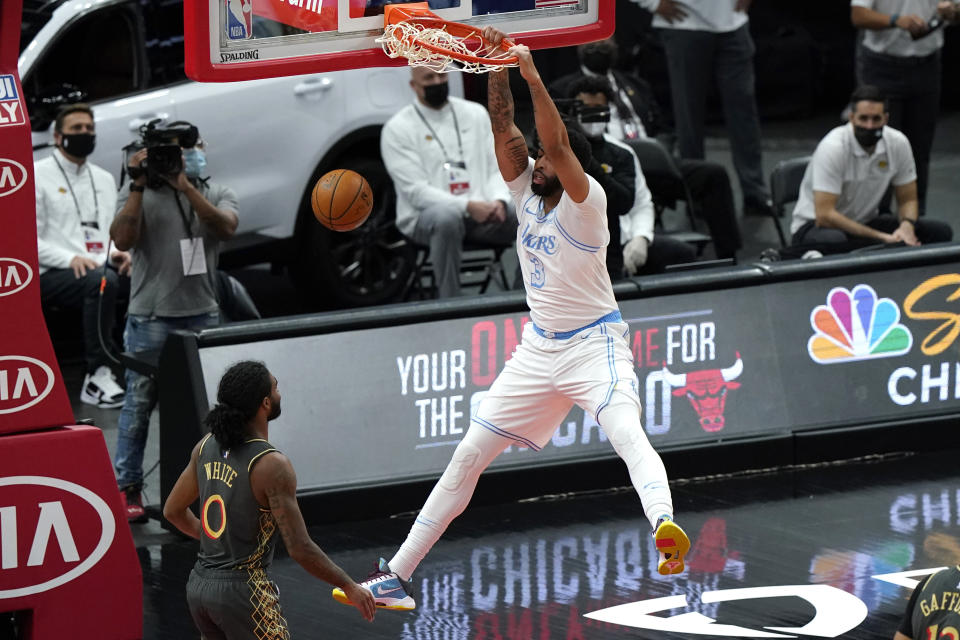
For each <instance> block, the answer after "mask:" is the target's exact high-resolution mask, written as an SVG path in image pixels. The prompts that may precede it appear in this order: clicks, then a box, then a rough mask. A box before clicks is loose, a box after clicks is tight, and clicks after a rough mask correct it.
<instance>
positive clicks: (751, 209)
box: [743, 198, 777, 218]
mask: <svg viewBox="0 0 960 640" xmlns="http://www.w3.org/2000/svg"><path fill="white" fill-rule="evenodd" d="M743 215H745V216H766V217H768V218H770V217H774V218H775V217H776V216H777V214H776V212H775V211H774V210H773V200H770V199H769V198H765V199H763V200H758V199H757V198H745V199H744V201H743Z"/></svg>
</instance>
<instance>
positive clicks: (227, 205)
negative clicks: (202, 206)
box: [210, 187, 240, 214]
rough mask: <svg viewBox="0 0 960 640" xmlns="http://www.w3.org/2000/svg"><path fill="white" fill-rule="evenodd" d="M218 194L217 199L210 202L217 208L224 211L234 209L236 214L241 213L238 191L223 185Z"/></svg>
mask: <svg viewBox="0 0 960 640" xmlns="http://www.w3.org/2000/svg"><path fill="white" fill-rule="evenodd" d="M216 196H217V197H216V200H215V201H212V202H211V203H210V204H212V205H213V206H215V207H216V208H217V209H220V210H222V211H233V212H234V213H236V214H239V213H240V207H239V206H238V204H237V203H238V200H239V199H238V198H237V192H236V191H234V190H233V189H231V188H230V187H221V188H220V191H219V192H218V193H217V194H216Z"/></svg>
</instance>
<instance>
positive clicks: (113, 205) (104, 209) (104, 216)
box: [97, 171, 117, 248]
mask: <svg viewBox="0 0 960 640" xmlns="http://www.w3.org/2000/svg"><path fill="white" fill-rule="evenodd" d="M98 173H100V180H98V182H99V183H100V185H101V187H100V190H99V191H98V192H97V193H98V194H99V197H101V198H102V199H103V204H101V205H100V209H99V211H97V224H98V225H100V231H101V233H102V234H103V236H104V238H105V239H106V238H107V237H109V235H110V223H111V222H113V216H114V213H115V212H116V211H117V182H116V180H114V178H113V174H112V173H110V172H109V171H103V172H98ZM104 248H106V247H104Z"/></svg>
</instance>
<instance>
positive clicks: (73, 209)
mask: <svg viewBox="0 0 960 640" xmlns="http://www.w3.org/2000/svg"><path fill="white" fill-rule="evenodd" d="M95 131H96V129H95V125H94V121H93V111H92V110H91V109H90V107H89V106H87V105H86V104H82V103H76V104H71V105H66V106H65V107H63V109H61V110H60V112H59V113H58V114H57V118H56V121H55V123H54V129H53V139H54V143H55V144H56V150H55V151H54V152H53V153H52V154H51V155H50V156H48V157H46V158H44V159H42V160H39V161H37V162H36V164H35V175H36V190H37V253H38V255H39V258H40V297H41V299H42V301H43V304H44V305H45V306H47V305H54V306H58V307H64V308H71V309H73V308H77V309H82V310H83V338H84V340H83V341H84V356H85V358H86V365H87V373H86V377H85V378H84V380H83V387H82V389H81V390H80V400H81V401H82V402H84V403H86V404H90V405H93V406H95V407H100V408H101V409H115V408H117V407H119V406H120V405H122V404H123V387H121V386H120V385H119V384H117V380H116V378H115V377H114V375H113V371H111V369H110V362H109V360H108V354H107V352H106V351H105V346H104V345H108V344H109V342H110V340H111V336H112V335H113V325H114V319H115V317H116V311H115V309H116V300H117V286H118V282H119V275H127V274H129V273H130V254H129V253H127V252H125V251H116V250H114V251H111V252H110V259H109V260H107V247H108V244H109V243H108V236H107V227H108V226H109V225H110V220H111V219H112V216H113V212H114V211H115V206H116V202H117V184H116V182H114V179H113V176H112V175H111V174H110V173H109V172H108V171H106V170H105V169H102V168H100V167H98V166H96V165H95V164H93V163H91V162H88V161H87V156H89V155H90V154H91V153H93V148H94V145H95V144H96V135H95ZM101 281H105V282H104V287H103V292H102V294H101V291H100V284H101Z"/></svg>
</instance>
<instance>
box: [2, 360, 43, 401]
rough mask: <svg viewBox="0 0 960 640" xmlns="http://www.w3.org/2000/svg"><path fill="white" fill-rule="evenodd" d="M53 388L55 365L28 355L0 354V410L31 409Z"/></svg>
mask: <svg viewBox="0 0 960 640" xmlns="http://www.w3.org/2000/svg"><path fill="white" fill-rule="evenodd" d="M51 389H53V369H51V368H50V367H49V366H48V365H47V364H46V363H45V362H41V361H40V360H37V359H36V358H28V357H27V356H0V414H4V413H16V412H17V411H23V410H24V409H29V408H30V407H32V406H33V405H35V404H37V403H38V402H40V401H41V400H43V399H44V398H46V397H47V395H48V394H49V393H50V390H51Z"/></svg>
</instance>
